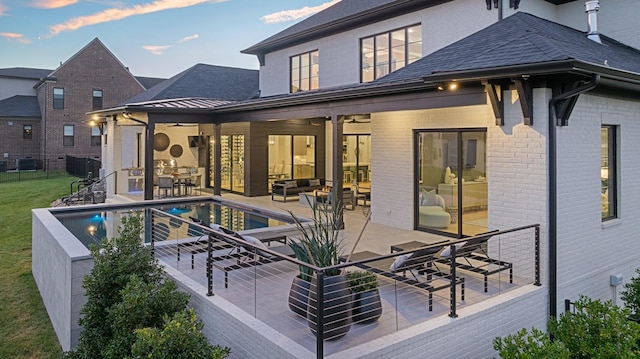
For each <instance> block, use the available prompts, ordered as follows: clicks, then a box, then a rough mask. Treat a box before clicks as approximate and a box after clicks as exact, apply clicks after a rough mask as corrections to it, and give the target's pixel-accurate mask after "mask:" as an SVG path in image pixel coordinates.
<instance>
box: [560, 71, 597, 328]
mask: <svg viewBox="0 0 640 359" xmlns="http://www.w3.org/2000/svg"><path fill="white" fill-rule="evenodd" d="M599 82H600V75H598V74H592V78H591V81H589V82H588V83H586V84H584V85H582V86H580V87H576V88H575V89H572V90H569V91H566V92H564V93H561V94H558V95H556V96H553V97H552V98H551V100H549V316H551V317H553V318H557V316H558V311H557V302H558V172H557V170H558V169H557V138H556V126H557V119H556V105H557V104H558V102H560V101H562V100H566V99H569V98H572V97H575V96H578V95H580V94H583V93H585V92H588V91H591V90H593V89H594V88H596V86H598V83H599Z"/></svg>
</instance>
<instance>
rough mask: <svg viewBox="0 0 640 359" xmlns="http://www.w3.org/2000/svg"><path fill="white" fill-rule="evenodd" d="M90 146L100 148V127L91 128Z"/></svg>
mask: <svg viewBox="0 0 640 359" xmlns="http://www.w3.org/2000/svg"><path fill="white" fill-rule="evenodd" d="M91 146H100V127H98V126H93V127H91Z"/></svg>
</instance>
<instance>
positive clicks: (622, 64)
mask: <svg viewBox="0 0 640 359" xmlns="http://www.w3.org/2000/svg"><path fill="white" fill-rule="evenodd" d="M600 37H601V39H602V44H598V43H596V42H594V41H592V40H589V39H588V38H587V37H586V33H585V32H582V31H578V30H575V29H572V28H570V27H566V26H563V25H560V24H557V23H554V22H551V21H548V20H544V19H541V18H539V17H536V16H533V15H530V14H527V13H523V12H518V13H516V14H514V15H512V16H510V17H508V18H506V19H504V20H502V21H499V22H497V23H495V24H493V25H490V26H488V27H486V28H484V29H483V30H480V31H478V32H476V33H474V34H472V35H470V36H468V37H466V38H464V39H462V40H460V41H457V42H455V43H453V44H451V45H449V46H447V47H444V48H442V49H440V50H438V51H436V52H434V53H432V54H430V55H427V56H425V57H423V58H422V59H420V60H418V61H416V62H414V63H413V64H411V65H409V66H407V67H405V68H402V69H400V70H398V71H396V72H394V73H391V74H389V75H387V76H385V77H382V78H380V79H378V80H377V82H388V81H406V80H411V79H415V78H420V77H428V76H429V75H437V74H438V73H442V72H447V73H448V72H462V71H472V70H487V69H498V68H504V67H507V66H517V65H535V64H542V63H552V62H556V61H565V60H575V61H578V62H582V63H588V64H594V65H598V66H602V67H607V68H611V69H618V70H622V71H626V72H632V73H636V74H640V51H639V50H637V49H634V48H632V47H629V46H627V45H624V44H622V43H620V42H618V41H615V40H613V39H611V38H609V37H606V36H604V35H600Z"/></svg>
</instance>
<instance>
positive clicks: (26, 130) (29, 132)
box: [22, 125, 33, 140]
mask: <svg viewBox="0 0 640 359" xmlns="http://www.w3.org/2000/svg"><path fill="white" fill-rule="evenodd" d="M22 139H23V140H31V139H33V127H32V126H31V125H23V126H22Z"/></svg>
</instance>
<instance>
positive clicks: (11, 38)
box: [0, 32, 31, 44]
mask: <svg viewBox="0 0 640 359" xmlns="http://www.w3.org/2000/svg"><path fill="white" fill-rule="evenodd" d="M0 36H2V37H4V38H5V39H7V40H9V41H17V42H19V43H21V44H30V43H31V41H30V40H29V39H27V38H26V37H24V35H22V34H16V33H14V32H0Z"/></svg>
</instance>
